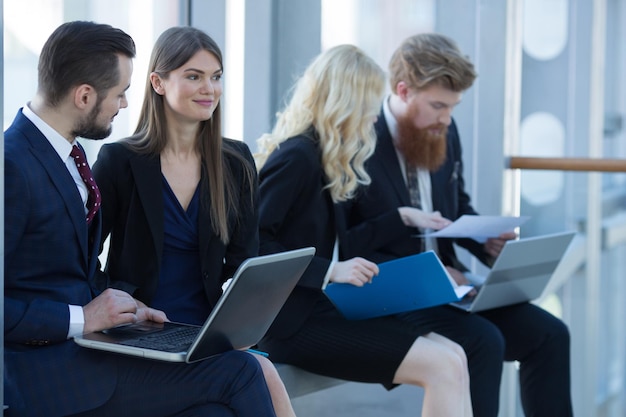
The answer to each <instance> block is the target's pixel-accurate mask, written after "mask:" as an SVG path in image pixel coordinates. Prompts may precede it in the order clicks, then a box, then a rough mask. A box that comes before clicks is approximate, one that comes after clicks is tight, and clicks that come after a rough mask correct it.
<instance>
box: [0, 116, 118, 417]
mask: <svg viewBox="0 0 626 417" xmlns="http://www.w3.org/2000/svg"><path fill="white" fill-rule="evenodd" d="M4 150H5V152H4V176H5V182H4V198H5V200H4V201H5V211H4V224H5V233H4V388H5V397H4V399H5V403H6V404H8V405H9V407H10V409H11V412H12V415H19V416H51V417H53V416H61V415H63V416H64V415H69V414H75V413H80V412H81V411H84V410H88V409H92V408H96V407H98V406H99V405H101V404H103V403H104V402H106V401H107V400H108V399H109V397H110V396H111V394H112V392H113V390H114V389H115V386H116V379H117V367H116V366H115V364H112V363H111V361H103V360H101V359H102V356H101V355H98V354H95V353H94V352H91V351H88V349H83V348H80V347H78V346H77V345H76V344H75V343H74V342H73V341H71V340H67V333H68V326H69V308H68V304H73V305H78V306H84V305H85V304H87V303H89V301H91V299H92V295H93V288H92V283H91V279H92V277H93V273H94V271H95V269H96V259H97V255H98V252H97V251H98V245H97V244H91V245H90V241H94V242H97V241H99V240H100V221H101V217H100V214H97V215H96V217H95V218H94V220H93V221H92V223H91V226H90V227H89V230H88V227H87V223H86V221H85V208H84V205H83V202H82V200H81V198H80V194H79V192H78V189H77V188H76V184H75V183H74V180H73V179H72V176H71V175H70V173H69V172H68V170H67V167H66V166H65V163H64V161H62V160H61V158H59V155H58V154H57V152H56V151H55V150H54V148H53V147H52V146H51V145H50V142H48V140H47V139H46V138H45V136H44V135H43V134H42V133H41V132H40V131H39V130H38V129H37V128H36V127H35V125H33V123H32V122H31V121H30V120H28V118H26V117H25V116H24V115H23V114H22V112H21V111H20V112H19V113H18V114H17V116H16V118H15V120H14V121H13V124H12V125H11V126H10V127H9V128H8V129H7V131H6V132H5V133H4ZM77 393H79V395H77Z"/></svg>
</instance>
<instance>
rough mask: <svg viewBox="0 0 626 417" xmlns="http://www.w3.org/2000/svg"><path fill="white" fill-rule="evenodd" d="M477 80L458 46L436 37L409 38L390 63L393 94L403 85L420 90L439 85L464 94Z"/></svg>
mask: <svg viewBox="0 0 626 417" xmlns="http://www.w3.org/2000/svg"><path fill="white" fill-rule="evenodd" d="M476 76H477V74H476V71H475V70H474V65H473V64H472V63H471V61H470V60H469V59H468V58H467V57H466V56H464V55H463V54H462V53H461V51H460V50H459V48H458V46H457V45H456V43H455V42H454V41H453V40H452V39H450V38H448V37H446V36H443V35H439V34H436V33H423V34H419V35H414V36H411V37H409V38H407V39H406V40H405V41H404V42H402V44H401V45H400V47H398V49H396V51H395V52H394V53H393V55H392V57H391V61H390V62H389V81H390V83H391V91H392V92H395V91H396V86H397V85H398V83H399V82H400V81H404V82H405V83H406V84H407V85H408V86H409V87H412V88H416V89H420V90H421V89H424V88H427V87H430V86H431V85H439V86H441V87H444V88H447V89H449V90H452V91H455V92H463V91H465V90H467V89H468V88H470V87H471V86H472V84H473V83H474V80H475V79H476Z"/></svg>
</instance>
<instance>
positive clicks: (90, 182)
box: [70, 145, 102, 224]
mask: <svg viewBox="0 0 626 417" xmlns="http://www.w3.org/2000/svg"><path fill="white" fill-rule="evenodd" d="M70 156H71V157H72V158H74V162H75V163H76V167H77V168H78V173H79V174H80V177H81V178H82V179H83V182H84V183H85V185H86V186H87V191H88V193H89V195H88V197H87V224H89V223H91V221H92V220H93V218H94V216H95V215H96V213H97V212H98V209H100V203H101V202H102V197H101V195H100V190H99V189H98V185H97V184H96V181H95V180H94V179H93V174H92V173H91V169H90V168H89V165H88V164H87V159H86V158H85V154H84V153H83V151H82V150H81V149H80V148H79V147H78V146H76V145H74V146H72V152H71V153H70Z"/></svg>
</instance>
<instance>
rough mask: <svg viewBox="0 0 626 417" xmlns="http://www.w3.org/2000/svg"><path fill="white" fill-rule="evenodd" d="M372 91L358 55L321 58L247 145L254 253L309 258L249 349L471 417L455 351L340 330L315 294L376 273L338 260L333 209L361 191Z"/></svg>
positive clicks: (364, 324) (378, 325)
mask: <svg viewBox="0 0 626 417" xmlns="http://www.w3.org/2000/svg"><path fill="white" fill-rule="evenodd" d="M383 85H384V75H383V71H382V70H381V69H380V67H379V66H378V65H377V64H376V63H374V62H373V61H372V60H371V59H370V58H369V57H367V56H366V55H365V54H364V53H363V52H362V51H361V50H359V49H358V48H356V47H354V46H351V45H341V46H337V47H334V48H331V49H329V50H327V51H326V52H324V53H322V54H320V55H319V56H318V57H317V58H316V59H315V60H314V61H313V62H312V63H311V64H310V66H309V67H308V68H307V69H306V71H305V72H304V74H303V75H302V77H301V78H300V79H299V80H298V81H297V83H296V84H295V86H294V89H293V94H292V97H291V100H290V101H289V103H288V105H287V107H286V108H285V109H284V111H283V112H282V113H280V114H279V116H278V120H277V122H276V126H275V128H274V130H273V131H272V133H271V134H266V135H264V136H262V137H261V138H260V139H259V141H258V144H259V153H258V154H257V155H256V162H257V168H259V169H260V172H259V182H260V188H259V190H260V196H259V230H260V239H261V253H273V252H279V251H283V250H288V249H294V248H299V247H304V246H315V247H316V248H317V253H316V257H315V258H314V260H313V261H312V263H311V265H310V267H309V268H308V269H307V271H306V272H305V274H304V275H303V277H302V279H301V280H300V282H299V284H298V286H297V287H296V289H295V290H294V291H293V293H292V295H291V296H290V298H289V300H288V301H287V303H286V304H285V306H284V307H283V309H282V311H281V312H280V314H279V316H278V317H277V319H276V320H275V322H274V324H273V325H272V327H271V328H270V330H269V332H268V334H267V335H266V337H265V338H264V340H263V341H262V342H261V344H260V347H261V348H262V349H264V350H266V351H268V352H269V353H270V355H271V357H272V359H273V360H274V361H277V362H283V363H289V364H293V365H296V366H298V367H300V368H303V369H306V370H308V371H310V372H315V373H318V374H322V375H327V376H332V377H336V378H342V379H346V380H351V381H360V382H373V383H381V384H383V385H384V386H385V387H387V388H388V389H391V388H392V387H394V386H395V385H397V384H412V385H418V386H421V387H423V388H424V403H423V406H422V410H421V415H422V416H425V417H429V416H450V417H452V416H454V417H458V416H471V415H472V411H471V401H470V397H469V377H468V374H467V361H466V357H465V354H464V352H463V350H462V349H461V348H460V347H459V345H457V344H456V343H454V342H451V341H450V340H448V339H446V338H444V337H442V336H439V335H437V334H434V333H428V334H424V333H425V332H422V331H421V330H420V329H419V328H416V327H415V326H412V325H407V324H406V323H403V322H402V321H400V320H398V319H396V318H394V317H382V318H376V319H368V320H359V321H348V320H346V319H345V318H343V316H341V314H340V313H339V312H338V311H337V310H336V309H335V308H334V307H333V305H332V304H331V303H330V302H329V301H328V299H327V298H326V297H325V296H324V294H323V292H322V288H323V287H324V286H325V285H326V284H327V283H328V282H342V283H350V284H353V285H356V286H362V285H365V284H366V283H368V282H370V281H371V280H372V279H376V278H375V275H376V274H377V273H378V267H377V266H376V264H374V263H372V262H370V261H368V260H366V259H363V258H352V259H347V260H341V261H340V259H341V253H338V249H337V248H338V246H339V245H338V240H340V239H341V235H342V233H343V232H344V231H345V228H344V226H343V222H342V219H341V218H340V216H336V213H339V210H336V208H337V206H338V204H339V203H341V202H345V201H349V200H350V199H351V198H352V197H353V196H354V194H355V192H356V191H357V188H358V187H359V186H360V185H366V184H368V183H369V176H368V174H367V172H366V171H365V169H364V164H365V162H366V160H367V159H368V158H369V156H370V155H371V154H372V152H373V151H374V148H375V144H376V140H375V134H374V131H373V123H374V121H375V119H376V115H377V113H378V110H379V108H380V104H381V101H382V95H383V89H384V87H383ZM399 291H401V289H399ZM417 414H419V413H418V411H416V415H417Z"/></svg>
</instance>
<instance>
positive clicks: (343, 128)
mask: <svg viewBox="0 0 626 417" xmlns="http://www.w3.org/2000/svg"><path fill="white" fill-rule="evenodd" d="M384 79H385V78H384V72H383V70H382V69H381V68H380V67H379V66H378V64H376V63H375V62H374V61H373V60H372V59H371V58H370V57H368V56H367V55H366V54H365V53H364V52H363V51H361V50H360V49H359V48H357V47H356V46H353V45H339V46H336V47H333V48H331V49H329V50H327V51H325V52H323V53H321V54H320V55H318V56H317V58H315V59H314V60H313V62H312V63H311V64H310V65H309V66H308V67H307V69H306V70H305V71H304V74H303V75H302V76H301V77H300V78H299V79H298V81H297V82H296V84H295V85H294V87H293V94H292V96H291V100H290V101H289V103H288V104H287V106H286V107H285V109H284V110H283V111H282V112H280V113H278V119H277V121H276V125H275V126H274V129H273V130H272V132H271V133H268V134H264V135H263V136H261V137H260V138H259V139H258V141H257V142H258V147H259V152H258V153H257V154H256V155H255V160H256V163H257V168H258V169H261V168H262V167H263V165H264V164H265V162H266V160H267V158H268V157H269V155H270V154H271V153H272V152H273V151H274V150H275V149H276V148H278V147H279V146H280V144H281V143H282V142H284V141H285V140H287V139H289V138H291V137H294V136H297V135H299V134H302V133H304V132H306V131H307V130H308V129H310V128H311V127H312V128H313V129H314V130H315V132H316V134H317V136H318V137H319V146H320V149H321V153H322V167H323V169H324V173H325V174H326V178H327V180H328V184H327V186H326V188H327V189H328V190H329V192H330V195H331V197H332V199H333V201H334V202H340V201H345V200H347V199H349V198H351V197H352V196H353V195H354V192H355V191H356V188H357V187H358V185H359V184H369V183H370V177H369V175H368V174H367V172H366V171H365V168H364V164H365V161H366V160H367V159H368V158H369V157H370V156H371V155H372V153H373V152H374V149H375V146H376V134H375V132H374V128H373V122H374V120H375V117H376V115H377V114H378V111H379V109H380V104H381V102H382V95H383V91H384V82H385V81H384Z"/></svg>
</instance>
